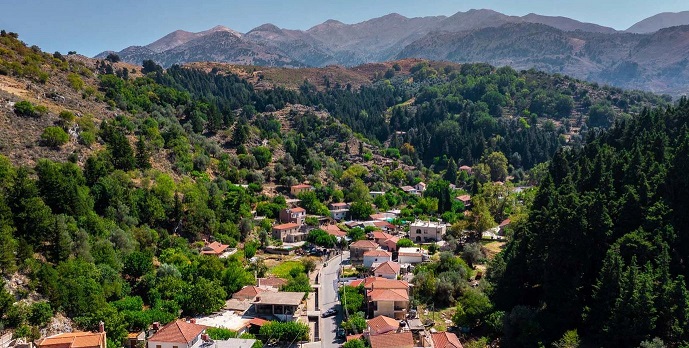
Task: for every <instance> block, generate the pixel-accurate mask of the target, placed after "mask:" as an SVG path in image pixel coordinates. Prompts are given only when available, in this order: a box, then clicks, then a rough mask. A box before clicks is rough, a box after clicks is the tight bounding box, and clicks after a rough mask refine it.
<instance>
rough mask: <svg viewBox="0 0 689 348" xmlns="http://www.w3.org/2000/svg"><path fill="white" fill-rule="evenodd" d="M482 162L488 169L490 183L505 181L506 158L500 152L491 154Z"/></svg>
mask: <svg viewBox="0 0 689 348" xmlns="http://www.w3.org/2000/svg"><path fill="white" fill-rule="evenodd" d="M482 162H484V163H485V164H486V165H487V166H488V167H489V168H490V179H491V180H492V181H505V179H507V157H505V155H504V154H503V153H502V152H499V151H494V152H491V153H490V154H489V155H488V156H486V157H485V159H484V160H483V161H482Z"/></svg>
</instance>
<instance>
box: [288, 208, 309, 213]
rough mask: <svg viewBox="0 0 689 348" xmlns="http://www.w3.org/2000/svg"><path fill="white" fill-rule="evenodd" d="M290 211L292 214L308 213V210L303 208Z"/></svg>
mask: <svg viewBox="0 0 689 348" xmlns="http://www.w3.org/2000/svg"><path fill="white" fill-rule="evenodd" d="M289 211H291V212H292V213H302V212H306V209H304V208H302V207H296V208H292V209H289Z"/></svg>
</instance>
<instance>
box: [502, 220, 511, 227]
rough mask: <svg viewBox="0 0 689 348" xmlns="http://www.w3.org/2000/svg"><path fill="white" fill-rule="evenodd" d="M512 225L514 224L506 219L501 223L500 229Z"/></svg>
mask: <svg viewBox="0 0 689 348" xmlns="http://www.w3.org/2000/svg"><path fill="white" fill-rule="evenodd" d="M510 223H512V221H511V220H510V219H505V220H503V221H502V222H501V223H500V227H505V226H507V225H509V224H510Z"/></svg>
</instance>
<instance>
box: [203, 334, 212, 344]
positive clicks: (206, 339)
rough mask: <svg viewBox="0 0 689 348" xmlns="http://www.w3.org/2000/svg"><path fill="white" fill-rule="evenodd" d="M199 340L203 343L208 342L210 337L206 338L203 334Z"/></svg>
mask: <svg viewBox="0 0 689 348" xmlns="http://www.w3.org/2000/svg"><path fill="white" fill-rule="evenodd" d="M201 339H202V340H203V341H204V342H208V341H209V340H210V337H208V334H203V335H201Z"/></svg>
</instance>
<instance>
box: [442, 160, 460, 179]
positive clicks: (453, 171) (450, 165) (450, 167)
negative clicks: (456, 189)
mask: <svg viewBox="0 0 689 348" xmlns="http://www.w3.org/2000/svg"><path fill="white" fill-rule="evenodd" d="M458 170H459V169H458V167H457V162H455V160H454V158H450V160H449V161H448V162H447V169H445V174H443V180H445V181H447V182H449V183H450V184H456V183H457V171H458Z"/></svg>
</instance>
